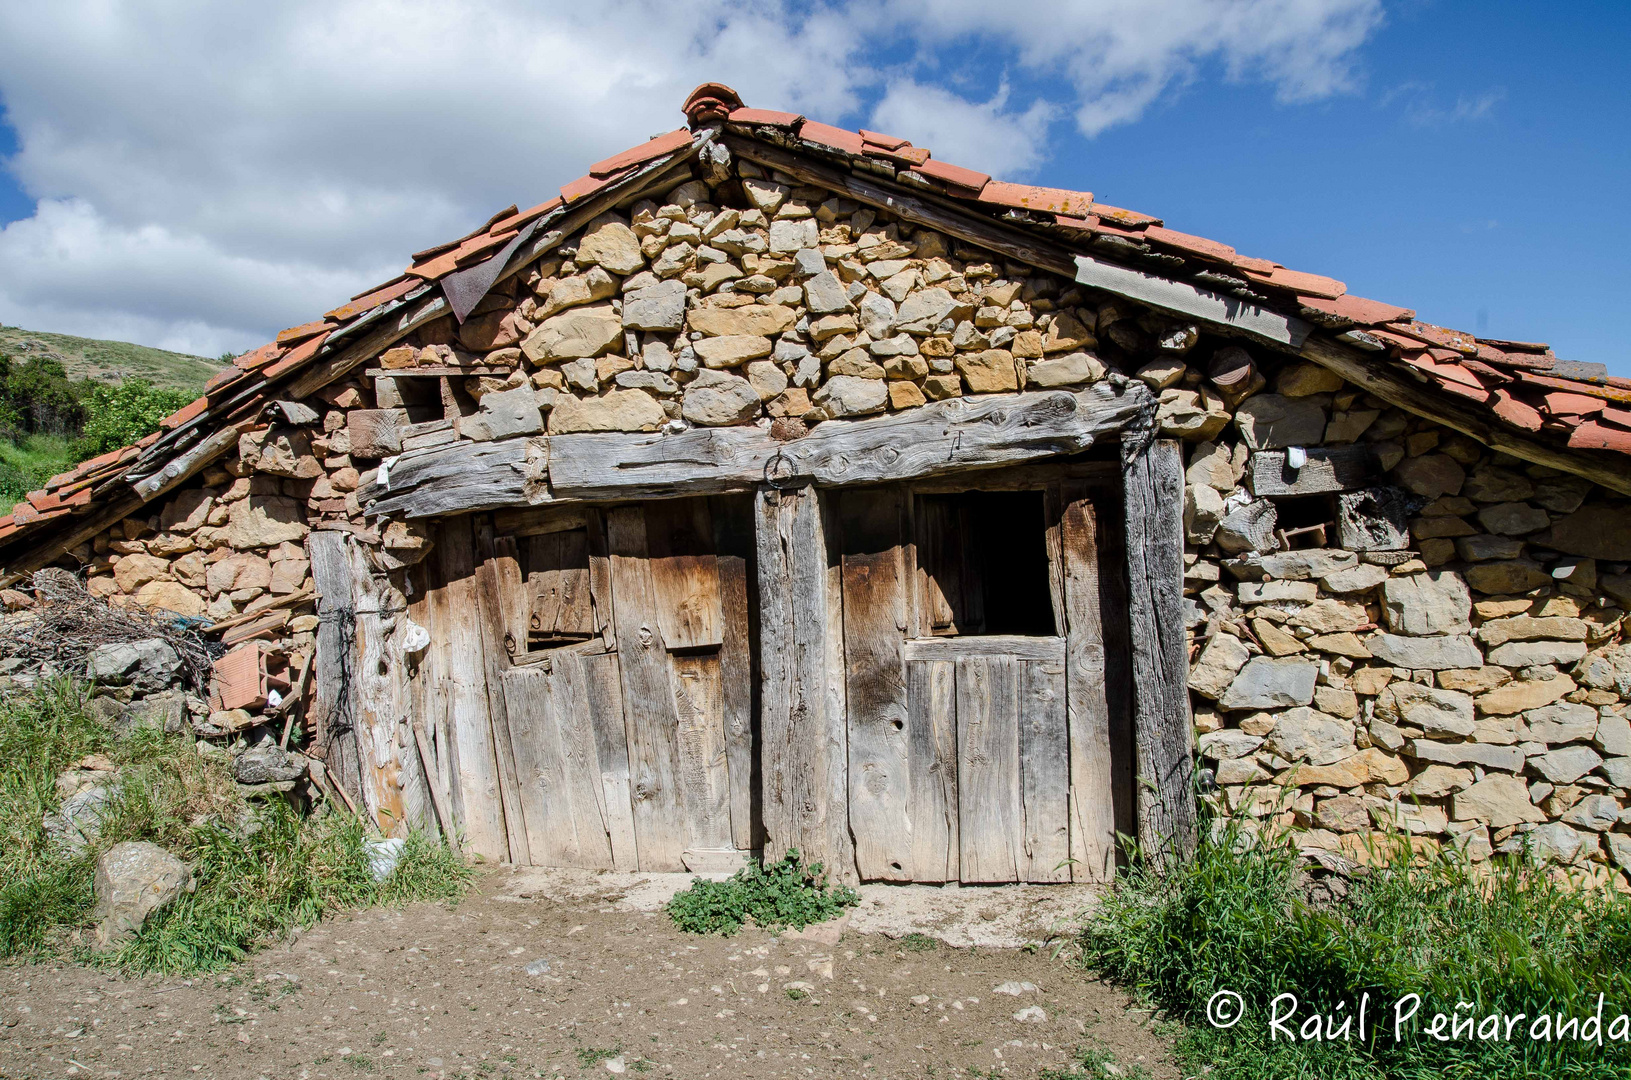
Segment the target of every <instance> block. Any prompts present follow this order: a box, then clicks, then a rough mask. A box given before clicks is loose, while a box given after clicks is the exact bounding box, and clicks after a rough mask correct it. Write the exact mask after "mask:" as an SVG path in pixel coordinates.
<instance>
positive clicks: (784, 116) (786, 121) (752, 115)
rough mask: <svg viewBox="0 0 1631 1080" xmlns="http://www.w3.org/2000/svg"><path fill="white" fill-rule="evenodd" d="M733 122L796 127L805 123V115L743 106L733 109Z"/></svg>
mask: <svg viewBox="0 0 1631 1080" xmlns="http://www.w3.org/2000/svg"><path fill="white" fill-rule="evenodd" d="M730 120H731V123H733V124H768V125H769V126H771V127H783V128H794V127H798V126H799V125H800V124H802V123H804V117H802V116H800V115H799V114H798V113H790V112H777V111H776V110H775V109H750V108H747V107H746V106H743V107H742V108H740V109H732V110H731V116H730Z"/></svg>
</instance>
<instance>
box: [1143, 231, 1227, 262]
mask: <svg viewBox="0 0 1631 1080" xmlns="http://www.w3.org/2000/svg"><path fill="white" fill-rule="evenodd" d="M1144 235H1145V236H1146V237H1148V238H1149V239H1150V240H1152V241H1154V242H1155V243H1157V244H1161V245H1163V246H1165V247H1172V248H1177V249H1178V250H1180V251H1187V252H1190V253H1192V254H1195V255H1206V256H1209V257H1211V258H1214V259H1222V260H1223V261H1224V262H1228V261H1230V260H1231V259H1232V258H1233V257H1234V255H1235V249H1234V248H1232V247H1230V246H1229V245H1228V244H1220V243H1218V242H1217V241H1216V240H1208V239H1206V237H1204V236H1191V235H1190V234H1189V233H1186V232H1179V231H1178V230H1176V229H1168V228H1165V227H1163V226H1160V225H1152V226H1150V227H1149V228H1148V229H1146V230H1144Z"/></svg>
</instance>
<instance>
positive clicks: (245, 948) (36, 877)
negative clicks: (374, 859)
mask: <svg viewBox="0 0 1631 1080" xmlns="http://www.w3.org/2000/svg"><path fill="white" fill-rule="evenodd" d="M85 706H86V690H85V688H84V687H82V686H79V685H76V684H74V683H72V682H69V681H63V682H58V683H52V684H42V685H41V686H39V687H36V688H35V689H34V690H33V691H32V692H30V693H28V694H10V695H4V696H0V881H3V882H4V884H3V885H0V957H20V958H34V959H44V958H51V957H56V958H74V959H79V960H81V961H83V962H88V963H94V964H97V965H100V966H108V967H116V968H119V969H122V970H124V971H128V972H164V973H172V974H173V973H192V972H201V971H212V970H219V969H220V968H223V967H226V966H228V965H230V964H232V963H235V962H236V961H238V960H240V959H242V958H243V957H245V956H246V955H248V954H249V953H250V952H252V951H253V950H254V949H255V948H256V947H258V946H260V945H262V944H264V943H266V942H269V941H272V940H275V939H277V938H279V937H283V936H286V935H287V934H288V933H289V932H290V931H291V930H293V929H295V928H296V927H306V926H310V925H311V924H313V923H315V922H316V921H317V920H318V919H320V918H322V917H324V916H325V915H331V914H334V913H337V912H341V911H346V910H353V909H357V908H362V907H367V906H370V905H374V904H402V903H407V902H409V901H413V900H454V899H457V898H458V897H459V896H461V895H463V893H464V892H465V890H466V889H467V887H468V884H469V879H470V876H471V872H470V870H469V869H468V868H467V867H466V866H465V865H464V864H463V863H462V862H461V861H460V860H459V859H458V858H457V857H456V856H454V855H453V853H452V852H451V851H449V850H448V849H447V848H446V847H445V846H444V845H442V844H441V843H439V842H437V841H435V840H432V839H431V838H429V837H426V836H424V835H421V834H414V835H411V836H409V838H408V841H407V843H406V845H405V846H404V850H403V853H402V857H401V859H400V861H399V862H398V865H397V869H396V870H395V872H393V873H392V874H391V875H390V876H389V877H387V878H386V879H385V880H384V881H383V882H375V881H374V880H373V878H372V876H371V875H370V873H369V868H368V857H367V854H366V850H365V848H364V840H365V839H366V836H365V834H364V831H363V828H362V825H361V824H360V823H359V822H358V821H357V820H356V819H354V818H351V817H349V816H345V815H340V814H337V813H323V814H319V815H316V816H311V817H303V816H301V815H300V814H298V813H297V812H296V811H295V810H294V809H293V808H292V807H291V806H290V805H289V804H288V803H286V802H284V801H282V800H280V799H274V800H271V801H269V802H265V803H258V802H257V803H250V802H248V801H246V800H244V799H243V797H242V796H241V795H239V793H238V789H237V785H236V784H235V783H234V782H233V780H232V777H231V775H230V774H229V772H228V766H227V764H226V762H224V761H222V760H219V759H217V758H205V757H201V756H200V755H199V754H198V753H197V750H196V747H195V744H194V743H193V741H192V740H191V739H189V738H186V737H181V736H168V735H165V734H163V733H162V732H159V731H157V730H154V729H138V730H137V731H135V732H134V733H132V734H131V735H129V736H128V737H125V738H122V739H115V738H114V737H113V735H112V733H111V732H110V731H109V730H107V729H106V728H105V727H103V726H102V725H101V724H100V723H99V722H98V721H97V720H96V719H95V718H94V717H93V716H92V715H91V714H89V713H88V712H87V710H86V707H85ZM90 753H102V754H105V755H106V756H108V757H109V758H111V759H112V760H113V762H114V763H115V764H116V765H117V766H118V769H119V772H118V776H119V779H118V791H117V794H116V795H115V796H114V798H113V799H112V800H111V801H110V803H109V805H108V809H107V814H106V816H105V818H104V820H103V822H102V828H101V833H100V836H99V837H98V839H97V841H96V843H95V844H94V845H92V846H91V847H90V848H89V849H88V850H86V851H84V852H82V853H79V854H77V855H70V854H68V853H66V852H64V851H62V850H61V849H60V848H57V849H54V848H52V847H51V846H50V845H49V844H48V842H47V836H46V833H45V830H44V827H43V825H42V823H41V817H42V815H43V814H44V813H46V812H47V811H50V810H55V809H56V808H57V806H58V804H59V796H58V794H57V792H56V788H55V781H56V777H57V775H58V774H59V773H60V772H62V771H63V770H65V769H67V768H69V767H70V766H72V765H73V764H74V763H75V762H76V761H78V760H79V759H80V758H82V757H84V756H85V755H86V754H90ZM126 840H145V841H149V842H151V843H154V844H157V845H159V846H160V847H163V848H165V849H166V850H168V851H170V852H171V853H173V854H175V855H176V856H177V857H178V858H180V859H181V860H182V861H184V862H186V863H187V864H188V866H189V867H190V868H191V870H192V874H193V879H194V882H195V884H196V887H195V889H194V891H193V892H191V893H187V894H184V895H183V896H182V897H181V898H180V899H178V900H177V901H176V902H175V903H173V904H171V905H170V906H169V907H167V908H165V909H164V910H162V911H160V912H157V913H155V914H154V915H153V916H152V917H151V918H149V919H148V921H147V923H146V924H145V925H144V926H143V927H142V929H141V931H140V932H139V933H138V934H137V935H136V936H135V937H134V938H133V939H132V940H130V941H129V942H127V943H126V944H125V945H123V946H122V947H120V948H119V949H118V950H116V951H113V952H109V953H92V952H91V951H90V949H89V945H88V941H89V938H88V933H87V931H88V930H89V925H88V917H89V914H90V911H91V908H92V906H93V904H94V899H95V897H94V879H95V872H96V859H97V856H98V855H100V854H101V853H102V852H103V851H106V850H107V849H108V848H110V847H112V846H113V845H114V844H117V843H120V842H122V841H126Z"/></svg>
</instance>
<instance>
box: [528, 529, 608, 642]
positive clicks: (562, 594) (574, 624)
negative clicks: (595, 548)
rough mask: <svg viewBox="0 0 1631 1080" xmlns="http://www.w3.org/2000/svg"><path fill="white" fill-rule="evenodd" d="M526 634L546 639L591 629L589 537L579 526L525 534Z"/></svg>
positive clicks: (586, 632) (583, 633) (583, 634)
mask: <svg viewBox="0 0 1631 1080" xmlns="http://www.w3.org/2000/svg"><path fill="white" fill-rule="evenodd" d="M524 543H525V544H526V545H527V581H526V592H527V594H528V595H529V596H530V607H529V611H528V615H527V623H526V627H527V635H528V637H529V638H533V637H538V638H544V639H546V640H550V639H556V638H562V637H572V638H577V637H588V636H589V635H590V634H592V633H594V613H593V611H592V610H591V599H590V589H589V552H588V537H587V535H586V534H585V532H584V531H582V530H572V531H570V532H557V533H547V534H542V535H536V536H530V537H527V538H526V540H525V541H524Z"/></svg>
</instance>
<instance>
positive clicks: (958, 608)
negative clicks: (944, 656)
mask: <svg viewBox="0 0 1631 1080" xmlns="http://www.w3.org/2000/svg"><path fill="white" fill-rule="evenodd" d="M917 510H918V512H917V549H918V567H917V577H918V608H919V610H918V625H919V627H920V629H919V630H918V633H919V634H923V633H930V634H956V633H965V632H968V631H965V630H964V629H963V628H962V627H961V626H960V625H959V622H960V621H962V620H961V616H962V614H963V611H964V603H963V573H962V568H963V540H964V534H963V529H962V521H961V515H959V514H958V513H957V505H956V503H954V502H953V501H952V500H951V499H946V498H936V497H934V496H929V497H926V498H921V499H919V500H918V508H917Z"/></svg>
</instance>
